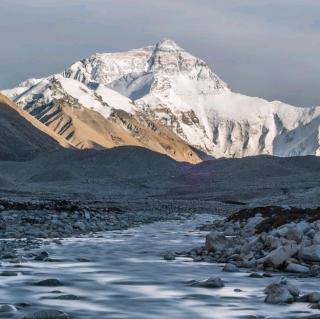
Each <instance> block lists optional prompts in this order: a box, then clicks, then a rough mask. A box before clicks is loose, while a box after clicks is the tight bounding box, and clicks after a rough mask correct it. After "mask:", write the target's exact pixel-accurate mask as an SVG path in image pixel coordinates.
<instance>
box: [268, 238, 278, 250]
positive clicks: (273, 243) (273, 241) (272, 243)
mask: <svg viewBox="0 0 320 319" xmlns="http://www.w3.org/2000/svg"><path fill="white" fill-rule="evenodd" d="M265 245H266V246H267V247H268V248H270V249H271V250H273V249H277V248H278V247H280V246H281V240H280V239H279V238H278V237H275V236H272V235H269V236H268V237H267V238H266V241H265Z"/></svg>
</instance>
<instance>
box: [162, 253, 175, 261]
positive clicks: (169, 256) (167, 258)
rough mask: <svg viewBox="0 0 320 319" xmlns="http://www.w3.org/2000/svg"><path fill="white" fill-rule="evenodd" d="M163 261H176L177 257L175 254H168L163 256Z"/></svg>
mask: <svg viewBox="0 0 320 319" xmlns="http://www.w3.org/2000/svg"><path fill="white" fill-rule="evenodd" d="M163 259H164V260H175V259H176V255H175V253H173V252H167V253H165V254H164V255H163Z"/></svg>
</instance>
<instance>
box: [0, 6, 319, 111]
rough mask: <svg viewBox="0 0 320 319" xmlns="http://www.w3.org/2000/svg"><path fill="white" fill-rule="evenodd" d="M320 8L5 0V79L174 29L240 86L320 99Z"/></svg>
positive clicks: (12, 81)
mask: <svg viewBox="0 0 320 319" xmlns="http://www.w3.org/2000/svg"><path fill="white" fill-rule="evenodd" d="M319 9H320V2H319V3H315V1H310V0H309V1H308V0H307V1H303V2H302V1H299V0H283V1H275V0H270V1H267V0H261V1H259V2H256V1H251V0H239V1H237V2H236V3H235V2H234V1H225V0H224V1H220V0H219V1H209V0H202V1H195V0H184V1H181V0H171V1H169V0H163V1H161V2H150V1H146V0H131V1H129V0H117V1H115V0H106V1H103V0H92V1H90V2H88V1H85V0H69V1H68V2H67V3H66V1H63V0H55V1H54V0H28V1H27V2H26V1H22V0H2V1H1V3H0V18H1V19H0V26H1V28H0V35H1V37H2V39H4V40H3V43H4V45H3V46H2V50H1V52H0V70H1V72H0V89H6V88H11V87H14V86H15V85H17V84H18V83H19V82H21V81H23V80H25V79H27V78H30V77H43V76H46V75H49V74H53V73H58V72H61V71H63V70H64V69H65V68H66V67H67V66H69V65H70V64H71V63H73V62H75V61H77V60H80V59H82V58H85V57H87V56H89V55H91V54H93V53H95V52H117V51H126V50H129V49H133V48H138V47H143V46H147V45H151V44H155V43H156V42H158V41H159V40H160V39H162V38H171V39H173V40H175V41H176V42H177V43H178V44H179V45H180V46H181V47H183V48H184V49H185V50H187V51H189V52H190V53H192V54H193V55H195V56H198V57H200V58H202V59H203V60H205V61H206V62H207V63H208V64H209V66H210V67H211V68H212V69H213V71H214V72H215V73H217V75H219V76H220V77H221V78H222V79H223V80H224V81H225V82H227V83H228V85H229V87H230V88H231V89H232V90H234V91H237V92H241V93H244V94H247V95H252V96H259V97H262V98H266V99H268V100H281V101H284V102H287V103H290V104H293V105H302V106H311V105H320V93H319V90H318V86H319V80H320V75H319V74H320V66H319V62H318V59H319V54H320V38H319V30H320V19H319V17H318V14H317V12H319Z"/></svg>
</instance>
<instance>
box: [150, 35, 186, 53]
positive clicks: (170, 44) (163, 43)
mask: <svg viewBox="0 0 320 319" xmlns="http://www.w3.org/2000/svg"><path fill="white" fill-rule="evenodd" d="M156 49H157V50H161V51H181V50H182V49H181V47H179V46H178V44H177V43H176V42H175V41H174V40H172V39H168V38H164V39H162V40H160V41H159V42H158V43H157V44H156Z"/></svg>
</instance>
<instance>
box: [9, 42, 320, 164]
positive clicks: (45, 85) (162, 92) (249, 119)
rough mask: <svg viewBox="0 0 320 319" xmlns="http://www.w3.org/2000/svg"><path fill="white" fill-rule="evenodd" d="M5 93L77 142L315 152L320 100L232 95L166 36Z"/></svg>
mask: <svg viewBox="0 0 320 319" xmlns="http://www.w3.org/2000/svg"><path fill="white" fill-rule="evenodd" d="M4 93H5V94H6V95H7V96H9V97H10V98H12V99H14V101H16V102H17V103H18V104H19V105H20V106H21V107H22V108H23V109H24V110H26V111H28V112H29V113H30V114H32V115H33V116H35V117H36V118H37V119H39V120H40V121H41V122H42V123H45V124H46V125H47V126H49V127H50V128H51V129H52V130H53V131H55V132H57V133H58V134H60V135H61V136H63V137H64V138H65V139H66V140H67V141H69V142H70V143H71V144H72V145H74V146H76V147H79V148H92V147H95V148H97V147H112V146H117V145H139V146H144V147H147V148H150V149H152V150H156V151H158V152H161V153H164V154H167V155H169V156H171V157H173V158H175V159H177V160H183V161H189V162H198V161H200V153H204V154H207V155H208V156H212V157H244V156H250V155H259V154H270V155H277V156H295V155H308V154H310V155H311V154H312V155H320V147H319V144H320V143H319V136H320V129H319V127H320V107H310V108H302V107H295V106H291V105H288V104H285V103H281V102H268V101H266V100H263V99H260V98H255V97H248V96H245V95H241V94H238V93H234V92H232V91H231V90H230V89H229V88H228V86H227V85H226V84H225V83H224V82H223V81H222V80H221V79H220V78H219V77H218V76H217V75H216V74H215V73H214V72H213V71H212V70H211V69H210V68H209V67H208V65H207V64H206V63H205V62H204V61H202V60H201V59H199V58H196V57H194V56H192V55H191V54H189V53H187V52H186V51H185V50H183V49H182V48H180V47H179V46H178V45H177V44H176V43H175V42H173V41H172V40H167V39H165V40H162V41H160V42H159V43H157V44H156V45H154V46H149V47H146V48H142V49H136V50H131V51H128V52H123V53H103V54H94V55H93V56H91V57H89V58H87V59H84V60H82V61H79V62H76V63H74V64H73V65H71V66H70V67H69V68H67V69H66V70H65V71H64V72H63V73H62V74H60V75H55V76H51V77H48V78H45V79H39V80H37V79H31V80H27V81H25V82H23V83H22V84H20V85H19V86H18V87H17V88H15V89H12V90H7V91H5V92H4ZM101 132H103V133H101ZM195 150H199V152H197V151H195Z"/></svg>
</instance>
